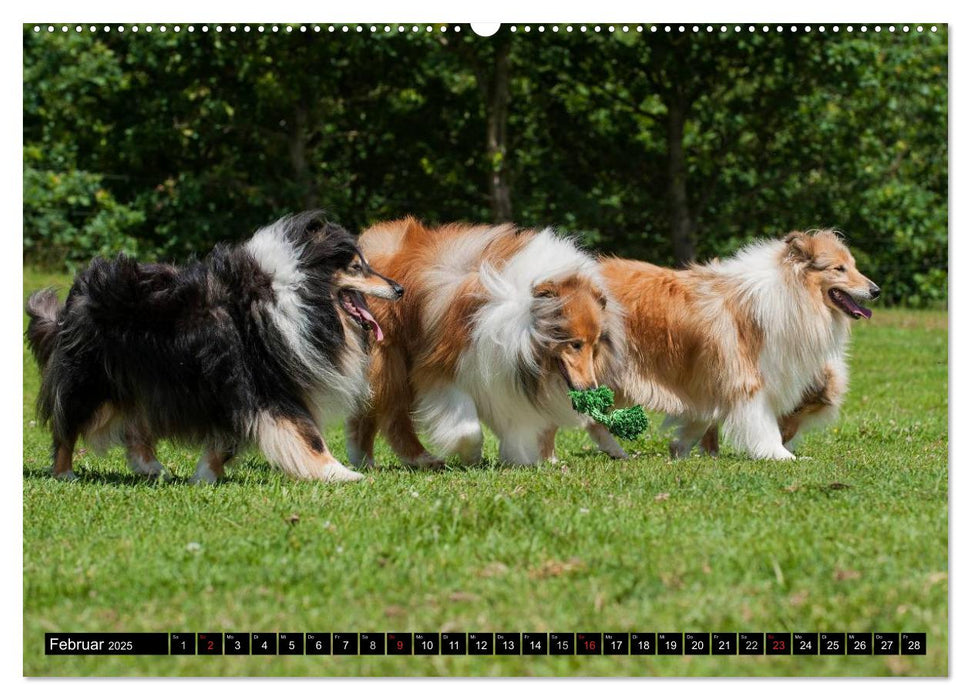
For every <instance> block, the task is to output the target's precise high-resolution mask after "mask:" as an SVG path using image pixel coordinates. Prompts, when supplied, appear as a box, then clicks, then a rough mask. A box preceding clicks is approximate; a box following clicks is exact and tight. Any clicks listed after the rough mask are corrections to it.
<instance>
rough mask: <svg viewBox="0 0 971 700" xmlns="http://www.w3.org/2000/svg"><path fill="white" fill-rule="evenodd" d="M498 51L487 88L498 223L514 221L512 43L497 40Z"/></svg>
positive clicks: (491, 200) (494, 211)
mask: <svg viewBox="0 0 971 700" xmlns="http://www.w3.org/2000/svg"><path fill="white" fill-rule="evenodd" d="M495 40H496V41H497V42H498V43H497V44H496V53H495V57H494V60H493V64H492V71H491V75H490V76H489V84H488V86H487V88H486V91H485V92H486V154H487V157H488V166H489V203H490V205H491V207H492V220H493V221H494V222H496V223H498V222H501V221H511V220H512V197H511V191H510V186H509V164H508V160H507V150H506V149H507V143H506V126H507V122H508V120H509V49H510V42H509V41H508V39H507V40H501V39H499V37H496V39H495Z"/></svg>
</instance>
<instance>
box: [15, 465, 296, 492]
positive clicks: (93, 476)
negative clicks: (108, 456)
mask: <svg viewBox="0 0 971 700" xmlns="http://www.w3.org/2000/svg"><path fill="white" fill-rule="evenodd" d="M275 471H277V470H275V469H273V468H272V467H271V466H270V465H269V464H267V463H266V462H259V461H257V460H252V461H251V460H244V461H241V462H240V463H239V464H237V465H231V466H230V468H229V469H228V470H227V474H226V476H225V477H223V478H222V479H220V480H219V481H218V482H217V483H216V484H209V485H212V486H215V485H219V484H227V483H234V482H236V483H243V482H246V481H249V480H250V479H252V478H253V477H255V476H257V475H260V474H262V475H267V474H270V473H271V472H275ZM75 474H76V475H77V479H76V480H74V481H72V482H70V483H73V484H76V485H79V486H87V485H109V484H110V485H114V486H159V487H165V486H196V485H197V484H194V483H190V478H191V477H188V476H179V475H177V474H173V473H172V470H171V469H168V468H167V469H166V470H165V471H164V472H163V473H162V475H161V476H160V477H157V476H143V475H140V474H133V473H130V472H119V471H99V470H97V469H90V468H87V467H82V468H80V469H76V470H75ZM23 476H24V479H25V480H31V481H44V480H50V481H54V478H53V476H52V474H51V468H50V467H37V466H36V465H27V464H25V465H24V467H23Z"/></svg>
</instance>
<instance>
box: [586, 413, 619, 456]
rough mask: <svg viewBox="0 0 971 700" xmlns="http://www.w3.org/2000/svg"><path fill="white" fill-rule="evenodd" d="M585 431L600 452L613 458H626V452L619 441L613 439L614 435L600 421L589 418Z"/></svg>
mask: <svg viewBox="0 0 971 700" xmlns="http://www.w3.org/2000/svg"><path fill="white" fill-rule="evenodd" d="M587 433H588V434H589V435H590V437H592V438H593V441H594V442H595V443H597V447H599V448H600V451H601V452H604V453H606V454H607V455H609V456H610V457H613V458H614V459H627V452H625V451H624V448H623V447H621V446H620V443H619V442H617V440H616V439H614V436H613V435H611V434H610V431H609V430H607V428H605V427H604V426H603V425H602V424H601V423H598V422H597V421H595V420H591V421H590V422H589V423H587Z"/></svg>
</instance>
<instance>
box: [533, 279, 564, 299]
mask: <svg viewBox="0 0 971 700" xmlns="http://www.w3.org/2000/svg"><path fill="white" fill-rule="evenodd" d="M557 296H559V290H558V289H557V287H556V285H555V284H553V283H552V282H541V283H539V284H537V285H536V286H535V287H533V298H534V299H552V298H554V297H557Z"/></svg>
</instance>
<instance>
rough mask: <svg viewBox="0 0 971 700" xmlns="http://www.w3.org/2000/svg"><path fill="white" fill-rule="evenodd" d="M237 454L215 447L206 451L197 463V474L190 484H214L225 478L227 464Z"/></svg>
mask: <svg viewBox="0 0 971 700" xmlns="http://www.w3.org/2000/svg"><path fill="white" fill-rule="evenodd" d="M234 455H235V452H234V451H232V450H224V449H219V448H215V447H210V448H208V449H206V451H205V452H203V453H202V454H201V455H200V456H199V461H198V462H196V472H195V474H193V475H192V478H191V479H189V483H190V484H214V483H216V481H218V480H219V479H222V478H223V476H225V474H226V471H225V467H226V462H228V461H229V460H231V459H232V458H233V456H234Z"/></svg>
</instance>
